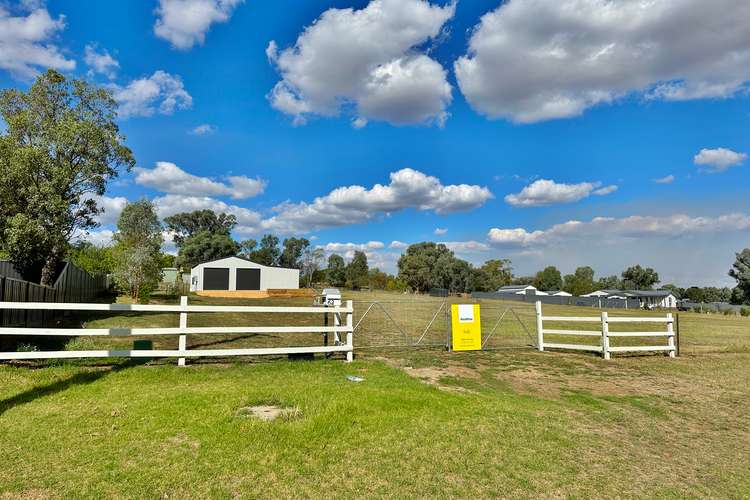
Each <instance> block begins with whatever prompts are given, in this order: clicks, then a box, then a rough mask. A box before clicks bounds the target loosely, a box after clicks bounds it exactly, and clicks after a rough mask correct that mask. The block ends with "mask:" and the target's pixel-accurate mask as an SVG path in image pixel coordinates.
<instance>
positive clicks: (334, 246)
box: [320, 241, 385, 253]
mask: <svg viewBox="0 0 750 500" xmlns="http://www.w3.org/2000/svg"><path fill="white" fill-rule="evenodd" d="M320 248H322V249H323V250H325V251H326V252H327V253H345V252H354V251H355V250H358V251H360V252H369V251H372V250H381V249H383V248H385V244H384V243H383V242H382V241H368V242H367V243H327V244H325V245H322V246H320Z"/></svg>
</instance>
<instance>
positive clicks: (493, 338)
mask: <svg viewBox="0 0 750 500" xmlns="http://www.w3.org/2000/svg"><path fill="white" fill-rule="evenodd" d="M459 302H460V303H478V304H480V305H481V310H480V317H481V323H482V348H483V349H488V350H489V349H507V348H522V347H523V348H526V347H529V346H532V345H534V344H535V334H532V333H531V332H533V331H534V328H535V326H534V322H535V317H534V309H533V307H531V306H529V305H526V304H516V303H507V302H501V301H497V300H476V299H460V298H457V297H451V298H440V299H436V298H431V297H423V298H419V299H409V300H401V301H355V302H354V345H355V349H368V348H387V347H398V348H445V347H446V346H447V345H448V343H449V342H450V332H451V328H450V322H451V307H450V306H451V305H452V304H454V303H459Z"/></svg>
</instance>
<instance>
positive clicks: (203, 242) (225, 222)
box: [164, 210, 240, 269]
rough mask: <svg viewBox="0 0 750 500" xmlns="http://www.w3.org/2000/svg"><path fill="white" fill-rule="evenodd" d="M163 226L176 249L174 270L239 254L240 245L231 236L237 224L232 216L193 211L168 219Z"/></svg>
mask: <svg viewBox="0 0 750 500" xmlns="http://www.w3.org/2000/svg"><path fill="white" fill-rule="evenodd" d="M164 222H165V223H166V225H167V229H168V230H169V232H171V233H172V238H173V240H174V242H175V244H176V245H177V259H175V265H176V266H178V267H181V268H184V269H189V268H191V267H194V266H196V265H198V264H200V263H202V262H208V261H212V260H216V259H223V258H224V257H232V256H234V255H237V254H238V253H239V252H240V245H239V244H238V243H237V242H236V241H234V240H233V239H232V236H231V232H232V229H233V228H234V226H235V225H236V224H237V219H236V218H235V216H234V215H231V214H225V213H220V214H217V213H215V212H214V211H212V210H195V211H193V212H183V213H179V214H175V215H172V216H169V217H167V218H165V219H164Z"/></svg>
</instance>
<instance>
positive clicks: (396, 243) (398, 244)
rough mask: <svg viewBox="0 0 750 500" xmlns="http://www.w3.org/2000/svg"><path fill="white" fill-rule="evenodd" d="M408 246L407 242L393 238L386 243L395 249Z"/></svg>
mask: <svg viewBox="0 0 750 500" xmlns="http://www.w3.org/2000/svg"><path fill="white" fill-rule="evenodd" d="M408 246H409V244H408V243H404V242H403V241H398V240H393V241H391V244H390V245H388V248H395V249H399V250H400V249H402V248H407V247H408Z"/></svg>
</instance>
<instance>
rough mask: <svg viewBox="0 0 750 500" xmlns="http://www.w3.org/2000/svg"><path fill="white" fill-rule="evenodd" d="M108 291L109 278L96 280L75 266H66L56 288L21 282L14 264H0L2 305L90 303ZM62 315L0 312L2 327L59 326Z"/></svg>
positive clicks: (40, 312)
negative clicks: (17, 303)
mask: <svg viewBox="0 0 750 500" xmlns="http://www.w3.org/2000/svg"><path fill="white" fill-rule="evenodd" d="M105 290H106V276H104V275H98V276H92V275H90V274H89V273H87V272H86V271H83V270H81V269H79V268H77V267H76V266H75V265H73V264H72V263H70V262H68V263H66V264H65V267H64V268H63V270H62V272H61V273H60V275H59V276H58V278H57V281H55V286H54V287H49V286H44V285H39V284H36V283H31V282H29V281H24V280H23V279H20V274H19V273H18V272H16V270H15V269H14V268H13V266H12V264H10V263H8V262H0V302H87V301H91V300H92V299H94V298H95V297H96V296H97V295H99V294H101V293H102V292H104V291H105ZM62 314H63V312H62V311H26V310H19V309H12V310H10V309H6V310H0V326H14V327H44V326H55V325H56V324H58V323H59V322H60V321H61V320H62Z"/></svg>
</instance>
